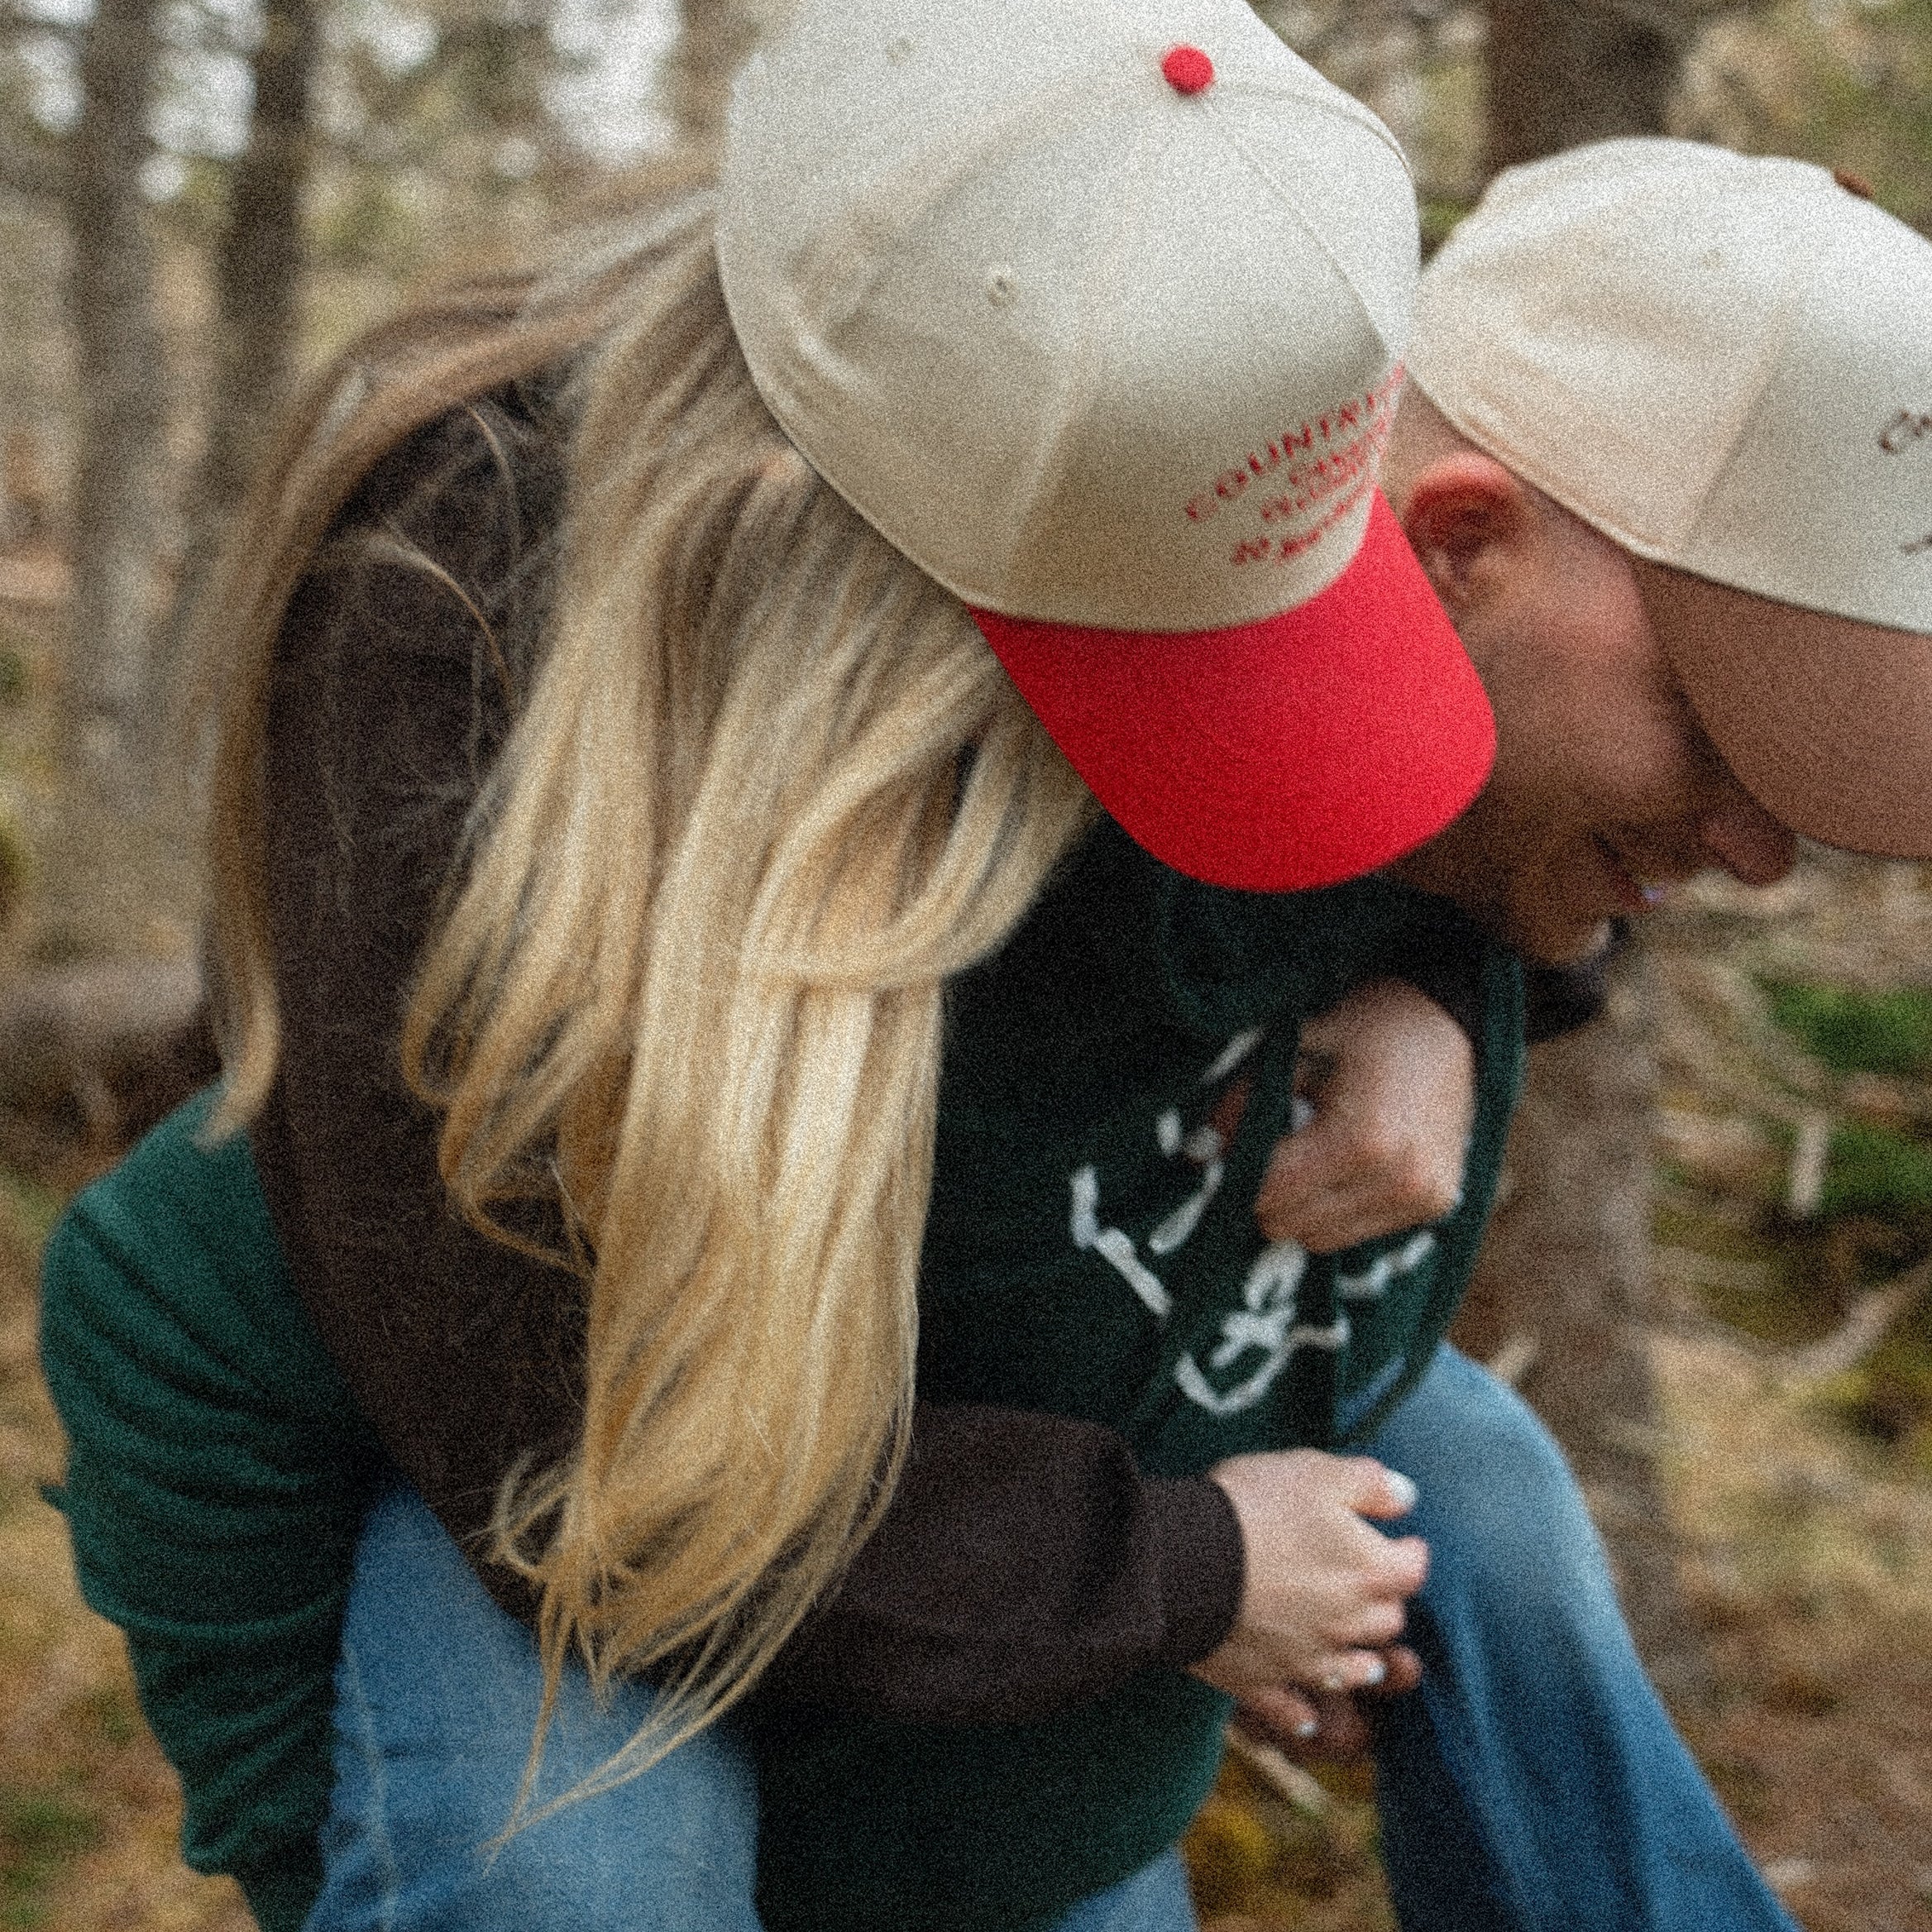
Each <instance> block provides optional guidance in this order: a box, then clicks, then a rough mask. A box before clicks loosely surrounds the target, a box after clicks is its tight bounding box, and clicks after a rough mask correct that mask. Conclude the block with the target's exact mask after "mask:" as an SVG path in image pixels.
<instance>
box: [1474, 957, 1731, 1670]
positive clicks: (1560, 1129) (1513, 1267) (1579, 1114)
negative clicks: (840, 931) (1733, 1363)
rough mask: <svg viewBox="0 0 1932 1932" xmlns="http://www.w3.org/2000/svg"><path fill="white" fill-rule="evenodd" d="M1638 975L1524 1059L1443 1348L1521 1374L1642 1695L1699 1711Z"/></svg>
mask: <svg viewBox="0 0 1932 1932" xmlns="http://www.w3.org/2000/svg"><path fill="white" fill-rule="evenodd" d="M1653 1010H1654V999H1653V997H1652V984H1651V974H1650V968H1649V964H1648V962H1647V960H1646V959H1645V958H1644V956H1643V952H1642V950H1641V949H1639V948H1638V947H1636V946H1632V947H1630V948H1628V949H1627V950H1626V951H1625V953H1624V955H1623V956H1622V957H1621V958H1620V959H1619V960H1618V961H1617V962H1616V964H1614V966H1613V968H1612V969H1611V973H1610V987H1609V1003H1608V1006H1607V1007H1606V1009H1605V1011H1604V1016H1603V1017H1602V1018H1601V1019H1600V1020H1599V1021H1595V1023H1594V1024H1593V1025H1591V1026H1588V1027H1585V1029H1584V1030H1583V1031H1581V1032H1578V1033H1573V1034H1571V1035H1566V1037H1565V1038H1562V1039H1561V1040H1551V1041H1549V1042H1547V1044H1545V1045H1541V1046H1538V1047H1537V1048H1535V1049H1534V1050H1533V1051H1532V1054H1531V1056H1530V1076H1529V1082H1528V1088H1526V1090H1525V1092H1524V1094H1523V1106H1522V1107H1521V1110H1520V1111H1519V1112H1518V1115H1517V1117H1516V1123H1515V1126H1514V1128H1513V1129H1512V1130H1511V1133H1510V1136H1509V1153H1508V1155H1507V1158H1506V1160H1505V1163H1504V1174H1505V1176H1506V1177H1507V1178H1506V1181H1505V1187H1504V1198H1503V1201H1502V1203H1501V1204H1500V1206H1499V1207H1498V1209H1497V1212H1496V1217H1495V1220H1494V1222H1493V1224H1492V1225H1491V1227H1490V1236H1489V1240H1488V1241H1487V1243H1486V1244H1485V1246H1484V1249H1483V1252H1482V1257H1481V1260H1480V1262H1479V1263H1478V1265H1477V1268H1476V1274H1475V1281H1474V1283H1473V1284H1471V1289H1470V1294H1469V1299H1468V1301H1467V1302H1466V1304H1465V1305H1464V1308H1463V1311H1462V1313H1461V1315H1460V1316H1459V1317H1458V1318H1457V1321H1456V1335H1455V1339H1456V1341H1457V1342H1458V1343H1459V1344H1460V1345H1461V1346H1462V1347H1463V1348H1464V1349H1465V1350H1466V1351H1468V1352H1469V1353H1471V1354H1472V1355H1474V1356H1477V1357H1478V1358H1479V1359H1480V1360H1488V1361H1495V1360H1497V1359H1498V1358H1499V1357H1501V1358H1504V1359H1509V1360H1513V1361H1514V1362H1515V1363H1517V1364H1518V1365H1521V1369H1520V1376H1519V1379H1520V1381H1521V1384H1522V1387H1523V1394H1525V1395H1526V1396H1528V1399H1530V1401H1531V1402H1532V1403H1533V1404H1534V1405H1535V1407H1536V1408H1537V1412H1538V1413H1540V1414H1541V1415H1542V1418H1543V1419H1544V1421H1546V1422H1547V1423H1548V1424H1549V1425H1550V1427H1551V1428H1552V1430H1553V1431H1554V1432H1556V1435H1557V1439H1558V1440H1559V1441H1560V1442H1561V1443H1562V1445H1563V1447H1564V1449H1565V1451H1566V1453H1567V1454H1568V1456H1569V1457H1570V1461H1571V1464H1572V1466H1574V1467H1575V1469H1576V1473H1577V1475H1578V1477H1579V1479H1580V1480H1581V1482H1582V1484H1583V1488H1584V1493H1585V1495H1586V1496H1587V1497H1588V1499H1589V1501H1590V1512H1591V1514H1592V1515H1594V1516H1595V1518H1596V1521H1597V1524H1598V1527H1599V1528H1600V1529H1601V1530H1602V1532H1603V1533H1604V1541H1605V1542H1606V1543H1607V1544H1608V1545H1609V1549H1610V1553H1611V1557H1612V1561H1614V1565H1615V1567H1616V1570H1617V1573H1618V1581H1619V1585H1620V1587H1621V1590H1622V1592H1623V1597H1624V1609H1625V1610H1626V1612H1627V1613H1628V1616H1629V1619H1630V1624H1631V1628H1632V1629H1633V1632H1634V1633H1635V1635H1636V1638H1637V1643H1638V1649H1639V1650H1640V1651H1641V1652H1643V1658H1644V1661H1645V1662H1646V1663H1647V1664H1648V1666H1649V1667H1650V1670H1651V1672H1652V1676H1655V1677H1656V1679H1657V1681H1658V1683H1659V1684H1660V1685H1662V1686H1663V1687H1664V1688H1665V1689H1666V1690H1668V1691H1670V1692H1671V1694H1672V1695H1675V1696H1676V1697H1678V1698H1680V1699H1682V1700H1690V1701H1693V1702H1695V1701H1697V1700H1700V1699H1701V1698H1702V1697H1703V1696H1704V1695H1705V1693H1706V1692H1707V1691H1708V1689H1709V1686H1710V1671H1709V1665H1708V1661H1707V1659H1706V1657H1705V1651H1704V1647H1703V1644H1702V1642H1701V1640H1700V1637H1699V1634H1698V1631H1697V1627H1696V1625H1695V1622H1694V1620H1693V1619H1691V1617H1690V1614H1689V1613H1688V1610H1687V1608H1686V1604H1685V1601H1684V1596H1683V1592H1682V1590H1681V1587H1680V1585H1679V1583H1678V1579H1677V1550H1676V1537H1675V1536H1674V1535H1673V1533H1672V1531H1671V1522H1670V1517H1669V1514H1668V1512H1667V1509H1666V1507H1665V1501H1664V1497H1663V1494H1662V1487H1661V1485H1660V1483H1659V1480H1658V1475H1657V1449H1658V1445H1659V1427H1658V1420H1659V1418H1658V1409H1657V1389H1656V1385H1655V1383H1654V1380H1653V1379H1652V1374H1651V1367H1650V1356H1649V1352H1648V1347H1647V1328H1648V1327H1649V1325H1650V1323H1651V1322H1652V1318H1653V1316H1654V1313H1655V1302H1654V1291H1653V1287H1652V1270H1651V1251H1650V1226H1649V1222H1650V1184H1651V1125H1652V1117H1653V1112H1654V1109H1655V1106H1656V1101H1657V1061H1656V1057H1655V1054H1654V1053H1653V1051H1652V1045H1651V1034H1652V1012H1653Z"/></svg>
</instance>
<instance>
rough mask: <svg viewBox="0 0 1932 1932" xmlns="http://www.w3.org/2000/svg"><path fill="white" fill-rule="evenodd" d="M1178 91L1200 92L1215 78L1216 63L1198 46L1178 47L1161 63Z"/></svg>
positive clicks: (1170, 84)
mask: <svg viewBox="0 0 1932 1932" xmlns="http://www.w3.org/2000/svg"><path fill="white" fill-rule="evenodd" d="M1160 71H1161V72H1162V73H1163V74H1165V75H1166V76H1167V83H1168V85H1169V87H1171V88H1173V89H1174V92H1175V93H1182V94H1198V93H1200V91H1201V89H1202V88H1204V87H1206V86H1207V84H1208V82H1209V81H1211V80H1212V79H1213V78H1214V63H1213V62H1212V60H1209V59H1208V58H1207V55H1205V54H1203V52H1202V51H1201V50H1200V49H1199V48H1198V47H1176V48H1175V49H1174V50H1173V51H1172V52H1171V53H1170V54H1169V55H1168V57H1167V58H1166V59H1165V60H1163V61H1162V62H1161V64H1160Z"/></svg>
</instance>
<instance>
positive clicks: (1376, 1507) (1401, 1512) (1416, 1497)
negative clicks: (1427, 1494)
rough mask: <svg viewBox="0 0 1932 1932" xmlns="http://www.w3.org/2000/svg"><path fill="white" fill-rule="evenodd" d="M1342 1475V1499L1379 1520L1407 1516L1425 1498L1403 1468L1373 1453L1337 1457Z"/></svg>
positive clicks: (1357, 1512)
mask: <svg viewBox="0 0 1932 1932" xmlns="http://www.w3.org/2000/svg"><path fill="white" fill-rule="evenodd" d="M1335 1460H1336V1461H1337V1464H1338V1465H1339V1468H1340V1470H1341V1471H1342V1472H1345V1473H1343V1474H1342V1475H1341V1483H1342V1492H1341V1500H1342V1501H1343V1502H1345V1503H1346V1504H1347V1505H1348V1506H1349V1508H1350V1509H1352V1510H1354V1511H1355V1512H1356V1514H1357V1515H1358V1516H1373V1517H1375V1518H1377V1519H1378V1520H1379V1521H1382V1520H1386V1519H1387V1518H1390V1517H1395V1516H1406V1515H1408V1513H1409V1511H1410V1510H1412V1509H1414V1507H1415V1506H1416V1504H1418V1502H1419V1501H1421V1499H1422V1498H1421V1494H1420V1492H1419V1491H1418V1490H1417V1488H1416V1486H1415V1485H1414V1484H1413V1483H1412V1482H1411V1481H1410V1480H1408V1477H1407V1476H1405V1475H1403V1473H1402V1472H1401V1471H1400V1470H1396V1469H1390V1468H1389V1467H1388V1466H1386V1465H1384V1464H1383V1463H1380V1462H1378V1461H1376V1460H1375V1457H1374V1456H1337V1458H1336V1459H1335Z"/></svg>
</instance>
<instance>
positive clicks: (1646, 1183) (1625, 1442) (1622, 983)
mask: <svg viewBox="0 0 1932 1932" xmlns="http://www.w3.org/2000/svg"><path fill="white" fill-rule="evenodd" d="M1486 3H1487V12H1488V21H1489V31H1488V41H1487V45H1488V62H1489V82H1490V87H1489V100H1490V123H1489V124H1490V144H1489V155H1490V165H1491V166H1492V167H1496V168H1499V167H1504V166H1508V165H1512V164H1514V163H1516V162H1520V161H1526V160H1533V159H1535V158H1537V156H1539V155H1545V154H1552V153H1555V152H1557V151H1561V149H1564V148H1566V147H1571V146H1576V145H1578V144H1580V143H1581V142H1583V141H1597V140H1602V139H1604V138H1607V137H1609V136H1614V135H1624V134H1660V133H1662V132H1664V129H1665V123H1666V118H1667V111H1668V109H1669V108H1670V105H1671V100H1672V98H1673V97H1674V94H1675V93H1676V88H1677V85H1678V82H1679V79H1680V75H1681V69H1682V66H1683V63H1684V60H1685V59H1686V55H1688V53H1689V52H1690V49H1691V46H1692V45H1693V44H1694V42H1695V39H1696V36H1697V35H1698V33H1699V32H1700V31H1701V30H1702V28H1703V27H1704V26H1705V25H1706V24H1707V23H1708V22H1709V20H1710V17H1713V16H1714V15H1715V14H1716V13H1718V12H1721V11H1724V7H1725V4H1726V0H1671V3H1670V4H1665V3H1663V0H1486ZM1653 1033H1654V1002H1653V999H1652V993H1651V983H1650V978H1649V973H1648V969H1647V964H1646V962H1645V960H1644V958H1643V951H1642V948H1641V946H1640V945H1639V944H1631V945H1629V946H1628V947H1626V948H1625V949H1623V951H1622V952H1621V954H1620V955H1619V958H1618V959H1617V960H1616V961H1615V962H1614V964H1613V967H1612V969H1611V973H1610V997H1609V1002H1608V1006H1607V1007H1606V1010H1605V1011H1604V1016H1603V1017H1602V1019H1600V1021H1597V1022H1596V1023H1595V1025H1594V1026H1590V1027H1589V1028H1587V1029H1585V1031H1582V1032H1581V1033H1578V1034H1575V1035H1571V1036H1570V1037H1568V1038H1566V1039H1564V1040H1559V1041H1556V1042H1553V1043H1552V1044H1550V1045H1545V1046H1542V1047H1538V1048H1537V1049H1536V1050H1534V1051H1533V1054H1531V1059H1530V1071H1529V1078H1528V1088H1527V1089H1526V1092H1525V1093H1524V1097H1523V1107H1522V1111H1521V1112H1520V1113H1519V1115H1518V1120H1517V1123H1516V1126H1515V1128H1514V1131H1513V1133H1512V1135H1511V1137H1510V1143H1509V1160H1508V1173H1509V1193H1508V1195H1507V1198H1505V1200H1504V1203H1502V1205H1501V1207H1500V1208H1499V1212H1498V1213H1497V1216H1496V1219H1495V1222H1494V1226H1493V1227H1492V1228H1491V1230H1490V1238H1489V1241H1488V1243H1487V1245H1486V1246H1485V1250H1484V1253H1483V1256H1482V1260H1481V1261H1480V1264H1479V1266H1478V1270H1477V1274H1476V1279H1475V1284H1473V1286H1472V1288H1471V1294H1470V1299H1469V1302H1468V1304H1467V1305H1466V1308H1465V1309H1464V1312H1463V1313H1462V1316H1461V1318H1460V1319H1459V1321H1458V1323H1457V1326H1456V1339H1457V1341H1460V1342H1461V1344H1462V1346H1464V1347H1466V1348H1467V1349H1469V1350H1470V1351H1471V1352H1472V1353H1475V1354H1477V1355H1480V1356H1485V1357H1487V1358H1489V1359H1491V1360H1495V1359H1498V1358H1499V1357H1500V1358H1510V1359H1512V1360H1513V1361H1514V1365H1515V1366H1516V1367H1517V1368H1518V1372H1519V1373H1521V1374H1522V1375H1523V1378H1524V1392H1525V1393H1526V1394H1528V1396H1529V1398H1530V1399H1531V1400H1532V1401H1533V1403H1534V1404H1535V1406H1536V1408H1537V1410H1538V1412H1539V1413H1541V1414H1542V1417H1543V1418H1544V1419H1545V1420H1546V1421H1547V1423H1549V1424H1550V1426H1551V1427H1552V1429H1553V1430H1554V1431H1555V1432H1556V1434H1557V1437H1558V1439H1559V1440H1560V1441H1561V1442H1562V1444H1563V1447H1564V1448H1565V1450H1566V1452H1567V1453H1568V1455H1569V1456H1570V1459H1571V1462H1572V1464H1573V1465H1574V1466H1575V1467H1576V1472H1577V1475H1578V1477H1579V1479H1580V1480H1581V1482H1582V1483H1583V1485H1584V1489H1585V1493H1586V1494H1588V1495H1589V1497H1590V1504H1591V1508H1592V1510H1593V1512H1594V1514H1595V1516H1596V1518H1597V1522H1598V1525H1599V1527H1600V1529H1601V1530H1602V1531H1603V1533H1604V1540H1605V1542H1607V1543H1608V1544H1609V1548H1610V1552H1611V1555H1612V1557H1613V1558H1614V1561H1615V1563H1616V1566H1617V1570H1618V1574H1619V1581H1620V1583H1621V1585H1622V1588H1623V1592H1624V1607H1625V1609H1626V1611H1627V1613H1628V1616H1629V1619H1630V1623H1631V1626H1632V1628H1633V1631H1634V1632H1635V1633H1636V1636H1637V1639H1638V1647H1639V1648H1640V1649H1641V1650H1642V1651H1643V1656H1644V1659H1645V1662H1647V1664H1648V1665H1649V1666H1650V1668H1651V1670H1652V1673H1653V1675H1655V1676H1657V1679H1658V1681H1659V1682H1660V1683H1662V1685H1664V1686H1665V1687H1666V1688H1667V1689H1668V1690H1671V1692H1672V1693H1673V1694H1674V1695H1676V1696H1678V1697H1679V1698H1680V1699H1682V1700H1687V1701H1693V1702H1695V1701H1696V1700H1700V1699H1701V1698H1702V1697H1703V1696H1705V1695H1706V1694H1707V1693H1708V1690H1709V1688H1710V1666H1709V1661H1708V1658H1707V1656H1706V1653H1705V1647H1704V1644H1703V1642H1702V1639H1701V1637H1700V1633H1699V1632H1698V1629H1697V1627H1696V1625H1695V1622H1694V1620H1693V1619H1692V1618H1691V1617H1690V1614H1689V1612H1688V1609H1687V1606H1686V1602H1685V1599H1684V1595H1683V1590H1682V1588H1681V1584H1680V1581H1679V1578H1678V1569H1677V1542H1676V1535H1675V1533H1674V1531H1673V1529H1672V1527H1671V1519H1670V1514H1669V1511H1668V1509H1667V1507H1666V1504H1665V1500H1664V1496H1663V1490H1662V1481H1661V1478H1660V1472H1659V1468H1658V1451H1659V1448H1660V1447H1661V1434H1660V1414H1659V1407H1658V1401H1657V1388H1656V1382H1655V1378H1654V1376H1653V1375H1652V1370H1651V1364H1650V1356H1649V1344H1648V1332H1649V1329H1650V1327H1651V1326H1652V1323H1653V1322H1654V1319H1655V1315H1656V1306H1655V1289H1654V1285H1653V1271H1652V1261H1651V1244H1650V1205H1651V1183H1652V1154H1651V1147H1652V1133H1653V1131H1654V1121H1655V1118H1656V1108H1657V1064H1656V1057H1655V1054H1654V1051H1653V1046H1652V1040H1653Z"/></svg>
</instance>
